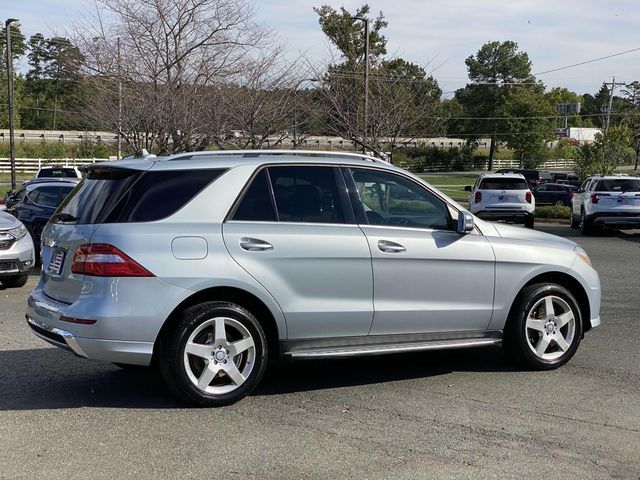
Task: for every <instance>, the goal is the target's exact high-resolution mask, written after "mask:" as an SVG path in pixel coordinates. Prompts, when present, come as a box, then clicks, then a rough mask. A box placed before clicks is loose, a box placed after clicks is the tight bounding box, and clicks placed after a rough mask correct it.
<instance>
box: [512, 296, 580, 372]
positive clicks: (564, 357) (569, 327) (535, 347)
mask: <svg viewBox="0 0 640 480" xmlns="http://www.w3.org/2000/svg"><path fill="white" fill-rule="evenodd" d="M581 337H582V320H581V316H580V308H579V306H578V303H577V301H576V300H575V298H574V296H573V295H572V294H571V292H569V291H568V290H567V289H566V288H564V287H562V286H560V285H555V284H551V283H543V284H538V285H533V286H530V287H527V288H525V289H524V290H523V291H522V292H521V293H520V295H519V297H518V299H517V300H516V303H515V305H514V307H513V308H512V311H511V315H510V318H509V319H508V321H507V325H506V327H505V331H504V342H503V343H504V347H505V349H506V350H507V352H508V353H509V354H510V355H511V356H512V357H514V358H515V359H517V360H518V361H519V362H520V363H522V364H524V365H525V366H527V367H529V368H533V369H536V370H547V369H552V368H557V367H559V366H561V365H563V364H565V363H566V362H568V361H569V360H570V359H571V357H572V356H573V355H574V354H575V352H576V350H577V349H578V345H579V344H580V339H581Z"/></svg>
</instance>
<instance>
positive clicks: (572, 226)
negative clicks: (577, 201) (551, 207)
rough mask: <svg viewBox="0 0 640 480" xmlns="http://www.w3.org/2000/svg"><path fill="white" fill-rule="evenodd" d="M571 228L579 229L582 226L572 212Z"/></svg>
mask: <svg viewBox="0 0 640 480" xmlns="http://www.w3.org/2000/svg"><path fill="white" fill-rule="evenodd" d="M570 226H571V228H578V227H579V226H580V220H577V219H576V217H575V216H574V215H573V212H571V225H570Z"/></svg>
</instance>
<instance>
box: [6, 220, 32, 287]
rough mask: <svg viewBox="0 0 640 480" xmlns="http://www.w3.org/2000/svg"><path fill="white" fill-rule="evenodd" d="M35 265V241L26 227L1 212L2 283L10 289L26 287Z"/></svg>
mask: <svg viewBox="0 0 640 480" xmlns="http://www.w3.org/2000/svg"><path fill="white" fill-rule="evenodd" d="M34 264H35V252H34V249H33V241H32V240H31V235H29V232H28V231H27V229H26V227H25V226H24V225H23V224H22V222H21V221H20V220H18V219H17V218H16V217H14V216H13V215H10V214H8V213H6V212H2V211H0V283H2V285H3V286H4V287H10V288H11V287H22V286H24V285H25V284H26V283H27V280H28V279H29V272H30V271H31V270H32V269H33V266H34Z"/></svg>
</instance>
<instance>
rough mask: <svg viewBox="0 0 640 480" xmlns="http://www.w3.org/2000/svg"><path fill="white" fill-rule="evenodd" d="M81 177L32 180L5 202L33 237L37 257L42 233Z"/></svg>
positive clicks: (8, 210) (8, 209) (10, 211)
mask: <svg viewBox="0 0 640 480" xmlns="http://www.w3.org/2000/svg"><path fill="white" fill-rule="evenodd" d="M79 181H80V179H77V180H74V179H62V178H59V179H58V178H55V179H47V180H44V181H43V179H40V180H32V181H30V182H27V183H26V184H24V185H23V186H22V187H21V188H20V189H18V190H17V191H16V192H14V193H12V194H10V195H9V196H8V197H7V199H8V200H9V201H8V202H7V201H6V200H7V199H5V203H6V205H7V212H9V213H11V214H12V215H13V216H15V217H16V218H18V220H20V221H21V222H22V223H23V224H24V226H25V227H27V230H29V233H30V234H31V238H33V244H34V246H35V247H36V257H38V254H39V251H40V235H41V233H42V229H43V228H44V226H45V225H46V224H47V222H48V221H49V219H50V218H51V216H52V215H53V214H54V213H55V211H56V210H57V209H58V206H59V205H60V204H61V203H62V200H64V199H65V197H66V196H67V195H68V194H69V192H71V190H73V189H74V188H75V187H76V185H77V184H78V182H79Z"/></svg>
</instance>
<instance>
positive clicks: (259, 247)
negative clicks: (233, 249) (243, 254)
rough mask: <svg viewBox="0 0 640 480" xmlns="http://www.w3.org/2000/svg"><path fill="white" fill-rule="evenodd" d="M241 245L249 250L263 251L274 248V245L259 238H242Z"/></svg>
mask: <svg viewBox="0 0 640 480" xmlns="http://www.w3.org/2000/svg"><path fill="white" fill-rule="evenodd" d="M240 246H241V247H242V248H243V249H244V250H246V251H247V252H263V251H265V250H273V245H271V244H270V243H269V242H265V241H264V240H260V239H258V238H241V239H240Z"/></svg>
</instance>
